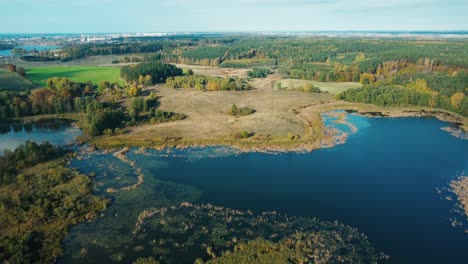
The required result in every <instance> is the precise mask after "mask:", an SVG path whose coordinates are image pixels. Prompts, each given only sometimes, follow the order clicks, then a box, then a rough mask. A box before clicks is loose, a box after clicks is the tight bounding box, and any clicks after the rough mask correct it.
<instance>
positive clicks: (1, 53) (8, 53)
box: [0, 46, 61, 56]
mask: <svg viewBox="0 0 468 264" xmlns="http://www.w3.org/2000/svg"><path fill="white" fill-rule="evenodd" d="M16 48H23V49H25V50H27V51H30V50H33V49H36V50H37V51H43V50H56V49H60V48H61V47H60V46H18V47H16ZM11 51H12V50H0V56H11V55H13V54H11ZM14 55H15V56H16V55H21V54H14Z"/></svg>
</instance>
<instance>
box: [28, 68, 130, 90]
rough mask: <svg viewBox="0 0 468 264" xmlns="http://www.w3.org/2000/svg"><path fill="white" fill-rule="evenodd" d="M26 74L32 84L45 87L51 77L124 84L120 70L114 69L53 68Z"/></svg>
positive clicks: (37, 69)
mask: <svg viewBox="0 0 468 264" xmlns="http://www.w3.org/2000/svg"><path fill="white" fill-rule="evenodd" d="M26 73H27V76H28V78H29V79H30V80H31V81H32V82H34V83H37V84H39V85H45V84H46V81H47V79H48V78H51V77H66V78H69V79H71V80H73V81H76V82H87V81H92V82H93V83H94V84H97V83H99V82H100V81H102V80H106V81H109V82H118V83H119V84H122V83H123V81H122V79H121V78H120V69H119V68H113V67H89V66H53V67H41V68H32V69H27V71H26Z"/></svg>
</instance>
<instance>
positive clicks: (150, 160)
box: [60, 148, 381, 263]
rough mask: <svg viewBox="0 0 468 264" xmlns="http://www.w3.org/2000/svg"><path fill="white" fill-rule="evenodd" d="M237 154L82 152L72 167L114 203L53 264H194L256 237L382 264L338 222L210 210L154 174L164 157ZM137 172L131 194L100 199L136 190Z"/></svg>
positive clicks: (79, 230) (187, 189) (195, 194)
mask: <svg viewBox="0 0 468 264" xmlns="http://www.w3.org/2000/svg"><path fill="white" fill-rule="evenodd" d="M237 153H239V152H238V151H237V150H234V149H231V148H191V149H185V150H178V149H171V150H160V151H158V150H154V149H129V148H126V149H122V150H120V151H117V152H114V153H113V154H112V153H108V152H104V151H95V152H93V153H92V154H89V153H87V151H83V152H81V153H80V157H81V158H80V160H78V159H77V160H73V161H72V162H71V166H72V167H76V168H79V169H80V170H82V171H83V172H86V173H91V172H93V173H95V175H96V176H95V181H96V184H95V185H96V187H95V188H96V191H97V192H99V193H100V194H101V195H105V196H107V197H109V198H111V199H112V201H113V202H112V204H111V205H110V206H109V208H108V210H106V211H105V212H103V213H102V217H100V218H98V219H95V220H94V221H91V222H88V223H83V224H80V225H78V226H76V227H74V228H72V229H71V231H70V235H69V236H68V237H67V238H66V239H65V240H64V245H65V249H66V251H65V256H64V257H63V258H61V259H60V261H61V262H64V263H69V262H73V263H90V262H91V263H92V262H103V261H124V262H131V261H134V260H136V259H140V261H143V260H141V258H147V257H154V258H155V259H156V260H158V261H162V262H164V263H193V262H194V261H195V260H196V259H197V258H202V259H204V260H208V259H210V258H211V257H213V256H221V255H222V254H223V252H225V251H227V250H234V249H235V246H236V245H238V244H239V243H246V242H247V241H250V240H254V239H257V238H259V237H260V238H264V239H268V240H270V241H272V243H280V242H281V241H283V240H285V239H288V238H291V237H294V236H295V235H296V236H297V235H298V234H299V233H300V234H302V235H303V236H306V237H315V236H316V237H315V238H317V239H318V238H321V239H322V238H323V239H322V240H320V241H319V242H317V243H315V244H314V246H316V247H315V248H314V249H315V250H316V251H317V250H318V251H317V252H318V253H317V254H319V255H324V253H323V252H322V251H323V250H322V249H319V247H322V248H323V249H326V251H327V252H328V254H329V255H331V256H334V257H338V256H340V258H341V257H342V258H343V259H351V260H379V259H381V255H380V253H378V252H377V251H376V250H375V249H374V248H373V247H372V245H371V244H370V242H369V241H368V240H367V238H366V237H365V235H363V234H362V233H360V232H358V231H357V230H356V229H353V228H351V227H348V226H345V225H342V224H340V223H338V222H325V221H320V220H318V219H315V218H296V217H289V216H287V215H283V214H279V213H277V212H263V213H253V212H251V211H241V210H235V209H230V208H224V207H222V206H216V205H212V204H199V205H196V204H193V203H194V202H196V201H197V200H198V199H199V197H200V196H201V191H200V190H199V189H198V188H196V187H194V186H188V185H183V184H176V183H173V182H168V181H161V180H159V179H158V178H157V171H158V170H159V169H161V168H164V167H165V166H167V165H166V164H165V162H164V159H167V158H169V157H170V158H183V159H186V160H187V161H189V162H193V161H196V160H199V159H206V158H210V157H223V156H229V155H235V154H237ZM136 171H138V173H140V174H141V175H145V181H144V182H143V183H142V184H141V185H139V186H138V188H133V189H131V190H127V191H117V192H113V193H109V192H105V191H104V190H108V189H109V188H114V189H115V190H122V189H123V188H125V187H123V186H124V185H123V184H121V182H122V179H126V180H125V182H126V183H130V182H133V184H135V178H134V175H135V174H136ZM136 182H138V180H136ZM117 186H118V187H117ZM125 186H132V184H130V185H125ZM297 232H299V233H297ZM281 243H282V242H281ZM321 250H322V251H321ZM83 252H85V254H83ZM320 252H322V253H320ZM319 255H317V256H319ZM210 256H211V257H210ZM320 258H322V257H320Z"/></svg>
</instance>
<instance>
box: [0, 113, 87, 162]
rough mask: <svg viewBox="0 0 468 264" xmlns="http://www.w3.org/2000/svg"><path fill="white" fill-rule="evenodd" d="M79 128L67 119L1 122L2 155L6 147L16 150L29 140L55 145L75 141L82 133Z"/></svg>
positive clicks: (0, 141)
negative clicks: (25, 122)
mask: <svg viewBox="0 0 468 264" xmlns="http://www.w3.org/2000/svg"><path fill="white" fill-rule="evenodd" d="M81 133H82V132H81V130H80V129H79V128H76V127H73V126H71V125H70V122H68V121H65V120H42V121H40V122H35V123H30V124H21V123H13V124H11V123H10V124H0V155H3V154H4V151H5V150H6V149H10V150H14V149H15V148H16V147H17V146H19V145H20V144H23V143H24V142H26V141H27V140H31V141H34V142H36V143H38V144H40V143H42V142H44V141H49V142H50V143H52V144H55V145H66V144H70V143H73V142H74V141H75V138H76V137H77V136H79V135H81Z"/></svg>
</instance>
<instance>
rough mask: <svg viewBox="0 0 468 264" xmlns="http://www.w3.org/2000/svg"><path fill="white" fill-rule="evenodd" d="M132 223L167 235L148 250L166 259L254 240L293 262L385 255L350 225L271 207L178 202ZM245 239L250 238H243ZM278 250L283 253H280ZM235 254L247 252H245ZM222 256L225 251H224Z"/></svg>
mask: <svg viewBox="0 0 468 264" xmlns="http://www.w3.org/2000/svg"><path fill="white" fill-rule="evenodd" d="M137 227H138V228H137V229H135V230H134V234H135V236H137V237H138V234H140V233H146V234H151V236H156V237H163V238H166V240H168V241H161V240H160V241H159V243H156V245H154V246H155V247H154V249H158V248H160V247H163V248H166V249H169V252H168V254H167V255H164V254H157V255H159V259H161V260H163V261H167V262H170V263H175V262H177V261H179V262H187V263H190V262H193V261H194V259H190V256H194V255H195V253H198V254H200V255H199V256H200V257H203V258H204V259H210V258H212V257H216V256H221V255H223V252H227V250H233V251H235V252H239V251H242V249H245V248H247V247H248V246H247V245H252V244H255V243H256V241H257V242H258V241H263V242H266V244H270V245H277V246H279V247H280V248H281V250H279V251H280V252H279V253H280V254H281V255H282V256H283V257H284V256H285V255H288V254H290V253H294V254H295V256H296V257H297V263H300V261H299V260H301V261H303V262H308V261H312V260H313V261H314V263H335V262H337V261H338V260H341V261H342V262H359V261H361V262H365V263H373V262H377V261H379V260H381V259H385V258H386V257H385V255H383V254H380V253H378V252H377V251H376V250H375V249H374V248H373V247H372V245H371V244H370V243H369V241H368V240H367V237H366V236H365V235H363V234H362V233H359V232H358V231H357V230H356V229H353V228H351V227H348V226H345V225H342V224H340V223H338V222H326V221H320V220H318V219H316V218H297V217H290V216H287V215H283V214H280V213H277V212H275V211H272V212H263V213H260V214H254V213H252V212H250V211H240V210H235V209H230V208H224V207H222V206H215V205H212V204H202V205H193V204H190V203H187V202H185V203H182V204H181V205H180V206H176V207H166V208H159V209H155V210H153V211H152V213H151V214H149V215H147V217H146V218H144V220H143V224H139V225H138V226H137ZM135 231H136V232H135ZM259 238H261V239H259ZM264 239H268V240H269V241H268V242H267V241H266V240H264ZM251 240H253V242H248V241H251ZM143 241H146V242H147V243H148V238H147V237H145V238H144V239H143ZM168 242H170V243H168ZM137 243H138V242H137ZM140 243H141V242H140ZM246 243H247V244H246ZM276 243H278V244H276ZM149 244H151V242H149ZM257 249H258V248H257ZM286 249H287V250H286ZM283 250H285V252H282V251H283ZM153 251H156V252H158V250H153ZM163 252H166V251H163ZM257 252H264V251H263V250H262V251H257ZM187 253H188V254H187ZM243 253H245V251H244V252H243ZM264 253H265V252H264ZM269 253H272V254H271V255H270V254H269ZM283 254H284V255H283ZM237 255H243V256H248V253H247V254H241V253H237ZM265 255H268V256H267V257H268V258H271V257H275V254H273V252H268V253H267V254H265ZM210 256H211V257H210ZM223 256H230V255H229V254H227V253H224V255H223ZM181 258H182V259H181ZM228 259H230V257H224V258H223V257H222V258H220V259H219V260H218V259H214V261H213V262H214V263H229V261H227V262H224V260H228ZM280 259H281V258H280ZM237 260H240V259H239V258H238V259H237ZM244 260H245V259H244ZM232 263H234V262H232ZM237 263H245V262H244V261H240V262H237ZM251 263H253V262H251ZM264 263H268V262H264ZM276 263H280V262H276ZM281 263H284V262H281Z"/></svg>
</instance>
